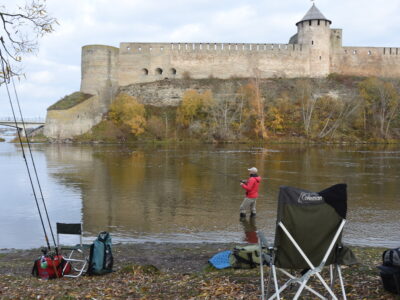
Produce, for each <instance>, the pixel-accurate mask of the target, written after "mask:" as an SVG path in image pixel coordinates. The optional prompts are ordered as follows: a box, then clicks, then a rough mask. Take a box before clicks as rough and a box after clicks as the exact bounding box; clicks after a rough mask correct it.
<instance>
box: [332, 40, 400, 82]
mask: <svg viewBox="0 0 400 300" xmlns="http://www.w3.org/2000/svg"><path fill="white" fill-rule="evenodd" d="M330 69H331V73H338V74H342V75H352V76H378V77H388V78H399V77H400V48H383V47H342V48H337V49H336V51H334V52H333V53H332V57H331V68H330Z"/></svg>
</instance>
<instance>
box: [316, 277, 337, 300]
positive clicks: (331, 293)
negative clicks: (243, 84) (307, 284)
mask: <svg viewBox="0 0 400 300" xmlns="http://www.w3.org/2000/svg"><path fill="white" fill-rule="evenodd" d="M315 275H316V276H317V278H318V279H319V281H321V283H322V285H323V286H324V287H325V289H326V290H327V291H328V293H329V294H330V295H331V296H332V299H334V300H337V297H336V296H335V294H334V293H333V291H332V290H331V288H330V287H329V286H328V284H327V283H326V282H325V280H324V279H323V278H322V276H321V274H319V273H318V272H317V273H315Z"/></svg>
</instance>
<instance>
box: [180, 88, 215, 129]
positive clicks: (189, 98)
mask: <svg viewBox="0 0 400 300" xmlns="http://www.w3.org/2000/svg"><path fill="white" fill-rule="evenodd" d="M212 103H213V98H212V93H211V91H205V92H203V93H199V92H197V91H195V90H187V91H186V92H185V93H184V94H183V97H182V102H181V104H180V106H179V107H178V109H177V115H176V121H177V123H178V124H179V125H181V126H182V127H184V128H188V127H189V125H191V124H192V123H193V121H195V120H204V119H205V117H206V114H207V110H208V107H209V106H210V105H212Z"/></svg>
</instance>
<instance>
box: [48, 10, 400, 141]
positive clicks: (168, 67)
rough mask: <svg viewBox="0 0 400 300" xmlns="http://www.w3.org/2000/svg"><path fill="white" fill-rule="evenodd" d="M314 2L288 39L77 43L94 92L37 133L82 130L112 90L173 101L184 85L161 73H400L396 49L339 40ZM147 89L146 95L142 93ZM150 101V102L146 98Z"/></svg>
mask: <svg viewBox="0 0 400 300" xmlns="http://www.w3.org/2000/svg"><path fill="white" fill-rule="evenodd" d="M331 23H332V22H331V21H330V20H329V19H327V18H326V17H325V16H324V15H323V14H322V13H321V12H320V11H319V9H318V8H317V7H316V6H315V4H313V5H312V7H311V8H310V9H309V11H308V12H307V13H306V15H305V16H304V17H303V19H301V20H300V21H299V22H297V23H296V26H297V33H296V34H295V35H294V36H292V37H291V38H290V40H289V43H288V44H252V43H250V44H244V43H240V44H238V43H121V44H120V47H119V48H116V47H112V46H104V45H87V46H84V47H82V66H81V87H80V91H81V92H83V93H87V94H91V95H93V96H92V97H91V98H89V99H88V100H86V101H84V102H82V103H80V104H78V105H76V106H74V107H72V108H69V109H66V110H48V113H47V118H46V125H45V127H44V134H45V135H46V136H48V137H50V138H55V139H65V138H71V137H73V136H76V135H80V134H82V133H85V132H87V131H89V130H90V129H91V128H92V127H93V126H94V125H96V124H98V123H99V122H100V121H101V120H102V117H103V115H104V113H106V112H107V110H108V107H109V105H110V103H111V101H112V99H113V96H114V95H115V94H116V92H117V91H118V90H120V91H124V90H127V89H134V90H136V92H135V93H134V94H135V96H138V99H139V100H143V99H141V98H146V97H147V98H148V99H157V101H158V103H157V104H156V105H160V103H161V105H178V104H179V101H180V99H181V96H182V94H183V92H184V91H183V90H179V89H177V88H176V87H175V86H174V85H173V84H172V83H171V84H169V85H168V84H164V85H163V86H162V87H161V85H157V84H156V85H155V84H152V83H151V82H155V83H156V82H158V83H160V82H164V81H165V79H181V78H192V79H204V78H210V77H214V78H221V79H229V78H250V77H255V76H258V77H259V78H280V77H282V78H296V77H310V78H318V77H325V76H327V75H329V74H331V73H337V74H341V75H354V76H378V77H400V49H399V48H382V47H344V46H343V45H342V30H341V29H333V28H330V26H331ZM145 95H147V96H145ZM147 104H153V105H154V103H147Z"/></svg>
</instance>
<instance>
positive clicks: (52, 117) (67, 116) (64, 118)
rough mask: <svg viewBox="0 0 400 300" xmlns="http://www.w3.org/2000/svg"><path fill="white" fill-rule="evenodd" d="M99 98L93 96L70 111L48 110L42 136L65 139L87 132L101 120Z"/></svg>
mask: <svg viewBox="0 0 400 300" xmlns="http://www.w3.org/2000/svg"><path fill="white" fill-rule="evenodd" d="M99 99H100V97H98V96H93V97H91V98H89V99H87V100H85V101H84V102H82V103H79V104H78V105H75V106H74V107H72V108H70V109H63V110H48V111H47V116H46V125H45V126H44V135H45V136H47V137H49V138H53V139H67V138H71V137H73V136H76V135H80V134H83V133H85V132H87V131H89V130H90V129H91V128H92V127H93V126H94V125H96V124H98V123H99V122H100V121H101V119H102V112H101V111H99V107H101V103H100V102H101V101H100V100H99Z"/></svg>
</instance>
